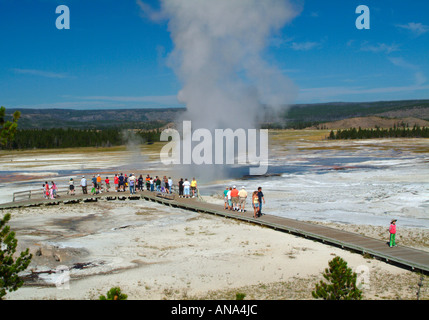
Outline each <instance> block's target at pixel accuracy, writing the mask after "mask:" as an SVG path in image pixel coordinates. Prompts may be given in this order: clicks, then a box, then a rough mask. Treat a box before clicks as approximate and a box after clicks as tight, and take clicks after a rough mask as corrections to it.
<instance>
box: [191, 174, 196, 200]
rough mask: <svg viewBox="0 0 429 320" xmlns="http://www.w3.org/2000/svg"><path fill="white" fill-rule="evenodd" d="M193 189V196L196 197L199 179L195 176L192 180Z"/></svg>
mask: <svg viewBox="0 0 429 320" xmlns="http://www.w3.org/2000/svg"><path fill="white" fill-rule="evenodd" d="M191 191H192V198H194V197H195V192H197V180H195V178H192V181H191Z"/></svg>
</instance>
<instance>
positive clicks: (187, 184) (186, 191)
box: [183, 179, 191, 198]
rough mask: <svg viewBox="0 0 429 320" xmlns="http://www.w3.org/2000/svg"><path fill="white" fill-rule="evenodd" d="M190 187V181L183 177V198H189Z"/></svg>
mask: <svg viewBox="0 0 429 320" xmlns="http://www.w3.org/2000/svg"><path fill="white" fill-rule="evenodd" d="M190 188H191V183H190V182H189V181H188V179H185V182H183V196H184V197H185V198H189V196H190V192H189V191H190Z"/></svg>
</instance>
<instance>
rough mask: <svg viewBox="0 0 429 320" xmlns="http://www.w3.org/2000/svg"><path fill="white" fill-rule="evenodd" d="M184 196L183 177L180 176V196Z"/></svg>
mask: <svg viewBox="0 0 429 320" xmlns="http://www.w3.org/2000/svg"><path fill="white" fill-rule="evenodd" d="M182 197H183V178H180V181H179V198H182Z"/></svg>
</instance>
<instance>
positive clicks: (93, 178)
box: [91, 174, 97, 192]
mask: <svg viewBox="0 0 429 320" xmlns="http://www.w3.org/2000/svg"><path fill="white" fill-rule="evenodd" d="M92 186H93V187H94V188H95V189H97V177H96V176H95V174H94V175H93V176H92ZM91 192H92V190H91Z"/></svg>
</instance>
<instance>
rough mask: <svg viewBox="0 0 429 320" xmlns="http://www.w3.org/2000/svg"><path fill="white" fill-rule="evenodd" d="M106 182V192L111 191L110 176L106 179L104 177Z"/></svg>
mask: <svg viewBox="0 0 429 320" xmlns="http://www.w3.org/2000/svg"><path fill="white" fill-rule="evenodd" d="M104 183H105V184H106V192H109V189H110V180H109V177H106V179H104Z"/></svg>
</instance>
